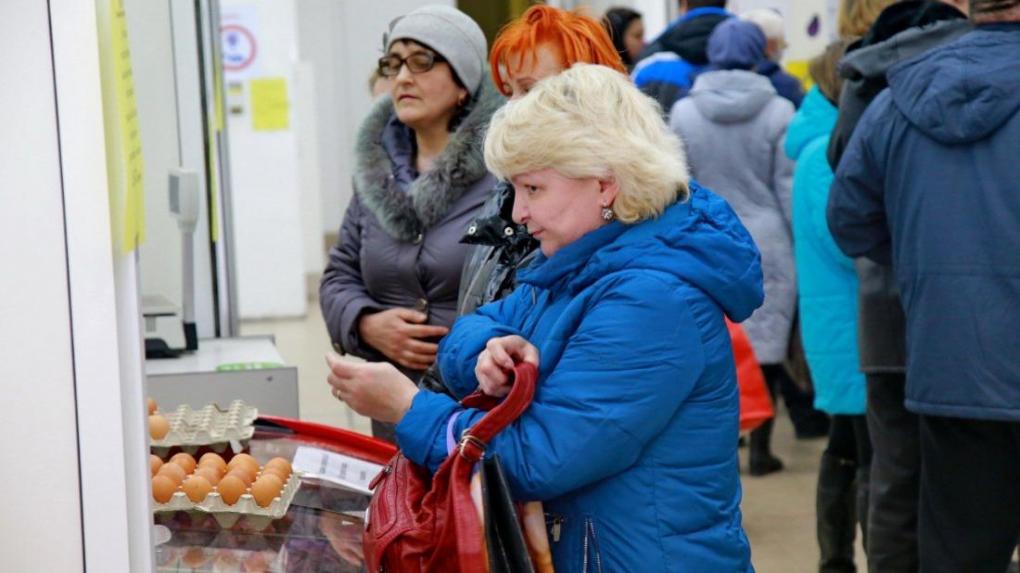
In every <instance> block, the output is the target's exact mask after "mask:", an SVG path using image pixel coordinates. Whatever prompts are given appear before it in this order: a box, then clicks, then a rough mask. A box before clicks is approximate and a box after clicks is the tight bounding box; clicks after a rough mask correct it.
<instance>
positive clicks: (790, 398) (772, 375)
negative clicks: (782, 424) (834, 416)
mask: <svg viewBox="0 0 1020 573" xmlns="http://www.w3.org/2000/svg"><path fill="white" fill-rule="evenodd" d="M761 370H762V374H764V375H765V385H766V386H768V389H769V393H770V394H771V395H772V403H773V404H775V403H776V395H777V394H779V395H782V397H783V402H784V403H785V404H786V411H787V413H788V414H789V415H790V421H791V422H793V427H794V429H795V430H796V431H797V432H801V431H803V430H804V429H806V428H805V424H808V423H810V419H811V418H812V417H813V416H820V415H822V413H821V412H819V411H817V410H815V408H814V401H815V393H814V392H813V391H811V390H804V389H803V388H801V387H800V386H797V383H796V382H794V381H793V378H791V377H790V373H789V372H787V371H786V367H785V366H783V365H782V364H762V365H761Z"/></svg>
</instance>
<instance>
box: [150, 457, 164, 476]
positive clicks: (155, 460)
mask: <svg viewBox="0 0 1020 573" xmlns="http://www.w3.org/2000/svg"><path fill="white" fill-rule="evenodd" d="M161 467H163V460H161V459H160V457H159V456H157V455H156V454H149V471H150V472H152V475H153V476H155V475H156V473H157V472H159V468H161Z"/></svg>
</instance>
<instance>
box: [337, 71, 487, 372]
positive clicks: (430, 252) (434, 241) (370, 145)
mask: <svg viewBox="0 0 1020 573" xmlns="http://www.w3.org/2000/svg"><path fill="white" fill-rule="evenodd" d="M503 101H504V100H503V98H502V97H501V96H500V95H499V94H498V93H496V91H495V89H494V88H492V87H491V86H490V85H489V84H488V83H487V82H484V83H483V86H482V88H481V90H480V92H479V95H478V96H477V100H476V101H475V102H474V103H473V104H472V108H471V109H470V111H469V112H468V114H467V115H466V116H465V117H464V119H463V120H462V121H461V122H460V125H459V126H458V127H457V129H456V130H455V131H454V132H453V133H452V134H451V136H450V141H449V143H448V144H447V146H446V149H445V150H444V151H443V152H442V154H440V156H439V157H438V158H437V159H436V160H435V163H434V165H433V168H432V169H431V170H429V171H426V172H424V173H421V174H420V175H419V174H418V173H417V172H416V170H415V168H414V134H413V133H412V132H411V130H410V129H409V128H407V127H406V126H404V125H403V124H401V123H400V122H399V121H397V119H396V116H395V114H394V111H393V102H392V101H391V100H390V98H389V97H383V98H381V99H380V100H379V101H378V102H377V103H376V104H375V106H374V107H373V108H372V111H371V113H370V114H369V116H368V117H367V118H366V119H365V121H364V123H363V124H362V126H361V128H360V130H359V133H358V140H357V148H356V150H355V154H356V158H357V166H356V172H355V174H354V191H355V194H354V197H353V198H352V200H351V203H350V205H349V206H348V208H347V212H346V214H345V215H344V220H343V223H342V225H341V227H340V234H339V240H338V242H337V244H336V246H334V247H333V248H332V249H330V251H329V262H328V264H327V266H326V270H325V273H324V274H323V277H322V282H321V284H320V286H319V300H320V304H321V306H322V314H323V317H324V318H325V320H326V328H327V330H328V331H329V336H330V339H331V340H332V341H333V346H334V348H335V349H336V350H337V351H338V352H344V353H348V354H353V355H355V356H360V357H362V358H365V359H368V360H385V357H383V355H382V354H381V353H379V352H378V351H376V350H375V349H374V348H371V347H370V346H368V345H366V344H364V343H363V342H362V341H361V340H360V338H359V336H358V319H359V318H360V317H361V316H362V315H363V314H365V313H372V312H379V311H383V310H387V309H391V308H397V307H403V308H413V309H416V310H420V311H423V312H425V313H426V314H427V315H428V324H431V325H439V326H447V327H448V326H451V325H452V324H453V321H454V319H455V318H456V316H457V294H458V291H459V288H460V276H461V268H462V267H463V265H464V258H465V256H466V255H467V252H468V248H469V247H468V245H464V244H461V243H460V242H459V241H460V237H461V235H462V234H463V233H464V230H465V229H466V228H467V227H468V225H469V223H470V222H471V220H472V219H473V218H474V217H475V215H476V214H477V212H478V210H479V208H480V207H481V206H482V204H483V203H484V202H485V201H486V199H487V198H488V197H489V195H490V193H491V192H492V190H493V187H494V186H495V184H496V180H495V178H494V177H493V176H492V175H490V174H489V173H488V171H487V170H486V167H485V161H484V158H483V154H482V145H483V143H484V140H485V131H486V129H487V128H488V125H489V119H490V118H491V117H492V114H493V113H494V112H495V111H496V109H498V108H499V107H500V106H501V105H502V104H503ZM405 373H407V374H409V375H411V376H413V377H415V378H417V377H418V375H420V374H421V373H420V372H408V371H406V370H405Z"/></svg>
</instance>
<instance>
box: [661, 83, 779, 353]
mask: <svg viewBox="0 0 1020 573" xmlns="http://www.w3.org/2000/svg"><path fill="white" fill-rule="evenodd" d="M793 113H794V110H793V104H791V103H790V102H789V101H787V100H785V99H783V98H782V97H780V96H779V95H778V94H777V93H776V90H775V88H774V87H772V84H771V82H769V79H768V78H766V77H764V76H761V75H759V74H756V73H754V72H751V71H744V70H719V71H713V72H707V73H704V74H702V75H701V76H699V77H698V79H697V80H696V81H695V82H694V88H693V89H692V90H691V93H690V95H689V96H688V97H687V98H685V99H682V100H680V101H679V102H677V104H676V105H674V106H673V110H672V113H671V114H670V127H671V128H672V129H673V131H674V132H675V133H676V134H677V135H678V136H680V138H681V139H682V140H683V142H684V145H685V147H686V149H687V157H688V159H689V161H690V165H691V170H692V173H693V175H694V177H695V179H697V180H698V182H699V183H701V184H702V185H704V186H706V187H708V188H710V189H712V190H713V191H715V192H716V193H718V194H719V195H721V196H722V197H723V198H724V199H726V201H728V202H729V203H730V205H732V206H733V209H734V210H735V211H736V212H737V215H738V216H739V217H740V220H741V221H743V223H744V226H746V227H747V230H748V231H750V232H751V237H752V238H754V242H755V243H756V244H757V245H758V249H759V250H760V251H761V261H762V270H763V272H764V274H765V304H764V305H763V306H762V307H761V308H759V309H758V310H757V311H755V313H754V314H753V315H751V318H749V319H747V321H745V322H744V323H743V326H744V330H745V331H746V332H747V336H748V338H750V339H751V346H752V347H753V348H754V353H755V356H756V357H757V358H758V361H759V362H761V363H762V364H776V363H780V362H783V361H784V360H786V355H787V347H788V344H789V340H790V330H791V328H792V326H793V318H794V312H795V310H796V307H797V281H796V275H795V274H794V264H793V233H792V231H791V207H790V198H791V197H790V192H791V185H792V179H793V163H792V162H791V161H790V160H789V158H787V157H786V153H785V152H784V151H783V143H784V140H785V138H786V127H787V125H788V124H789V123H790V119H791V118H792V117H793Z"/></svg>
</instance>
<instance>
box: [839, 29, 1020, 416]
mask: <svg viewBox="0 0 1020 573" xmlns="http://www.w3.org/2000/svg"><path fill="white" fill-rule="evenodd" d="M1018 54H1020V23H1012V24H994V25H984V26H979V27H978V28H976V29H975V30H974V31H972V32H970V33H968V34H966V35H964V36H962V37H961V38H959V39H957V40H955V41H953V42H951V43H949V44H947V45H945V46H942V47H939V48H936V49H934V50H931V51H929V52H927V53H925V54H923V55H921V56H919V57H916V58H914V59H911V60H908V61H906V62H904V63H901V64H898V65H897V66H895V67H893V68H892V70H890V72H889V74H888V79H889V89H887V90H885V91H883V92H882V93H881V94H879V96H878V97H877V98H876V99H875V101H874V102H873V103H872V104H871V105H870V106H869V107H868V109H867V111H865V113H864V115H863V117H862V118H861V121H860V124H859V125H858V126H857V129H856V130H855V132H854V135H853V137H852V138H851V139H850V143H849V145H848V146H847V149H846V153H845V155H844V157H843V159H842V161H841V162H840V165H839V169H838V170H837V172H836V180H835V182H834V184H833V187H832V191H831V194H830V198H829V207H828V221H829V226H830V228H831V230H832V232H833V236H834V238H835V239H836V241H837V243H838V244H839V246H840V248H841V249H842V250H843V251H844V252H846V253H847V254H848V255H850V256H867V257H869V258H871V259H874V260H876V261H877V262H879V263H885V264H889V263H891V264H892V267H893V269H894V271H895V275H896V279H897V283H898V285H899V287H900V292H901V293H902V296H903V307H904V310H905V311H906V316H907V396H906V406H907V408H908V409H910V410H912V411H914V412H917V413H920V414H927V415H935V416H952V417H962V418H977V419H988V420H1002V421H1010V422H1018V421H1020V352H1017V349H1020V328H1018V327H1017V324H1018V322H1020V256H1018V254H1017V252H1018V251H1017V246H1018V245H1020V194H1018V193H1017V182H1018V181H1020V161H1018V150H1020V58H1018V57H1017V55H1018Z"/></svg>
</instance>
